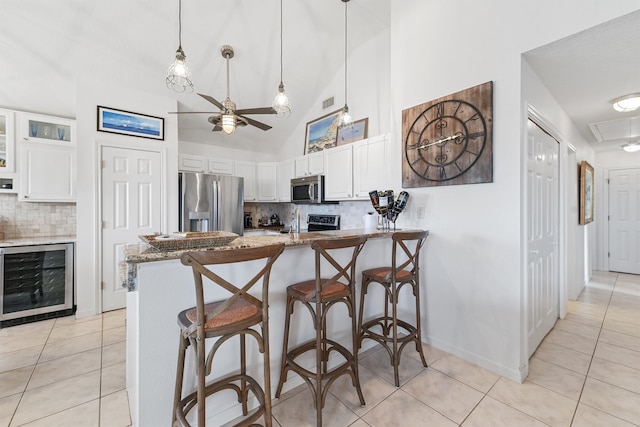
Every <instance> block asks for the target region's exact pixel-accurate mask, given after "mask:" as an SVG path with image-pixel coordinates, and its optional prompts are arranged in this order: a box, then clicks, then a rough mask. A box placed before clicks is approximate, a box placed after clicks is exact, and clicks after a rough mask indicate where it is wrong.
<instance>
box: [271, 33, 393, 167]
mask: <svg viewBox="0 0 640 427" xmlns="http://www.w3.org/2000/svg"><path fill="white" fill-rule="evenodd" d="M389 55H390V52H389V31H383V32H382V33H380V34H378V35H377V36H376V37H374V38H372V39H371V40H370V41H369V42H367V43H365V44H364V45H362V46H360V47H359V48H358V49H356V50H355V51H354V52H351V53H350V55H349V56H348V60H347V61H348V64H347V91H348V93H347V102H348V105H349V112H350V113H351V116H352V117H353V119H354V120H360V119H363V118H365V117H368V118H369V131H368V135H369V136H377V135H382V134H385V133H387V132H389V128H390V127H389V126H390V123H389V96H390V89H389V88H390V83H389V69H390V68H389V67H390V65H389ZM332 96H333V97H334V99H335V103H334V105H333V106H331V107H329V108H327V109H326V110H322V108H321V107H322V101H323V100H325V99H327V98H330V97H332ZM312 105H313V106H314V107H313V108H311V109H310V110H309V111H307V112H306V113H305V114H304V115H303V118H302V119H301V120H300V122H299V123H298V126H297V127H296V129H295V131H294V132H293V133H292V134H291V136H290V137H289V138H288V139H287V140H286V141H285V142H284V143H283V144H282V147H281V148H280V151H279V152H278V158H279V159H280V160H286V159H292V158H294V157H298V156H302V155H303V154H304V151H303V149H304V138H305V133H306V124H307V123H308V122H310V121H312V120H315V119H317V118H318V117H322V116H324V115H325V114H328V113H331V112H333V111H336V110H339V109H341V108H342V107H344V68H341V69H340V70H338V72H337V73H336V74H335V76H334V77H333V79H332V80H331V83H330V84H329V85H328V86H327V87H326V88H325V89H324V90H323V91H322V92H321V93H320V94H319V95H318V98H317V99H316V101H315V102H314V103H313V104H312Z"/></svg>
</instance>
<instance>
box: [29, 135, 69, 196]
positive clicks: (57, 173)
mask: <svg viewBox="0 0 640 427" xmlns="http://www.w3.org/2000/svg"><path fill="white" fill-rule="evenodd" d="M19 170H20V172H19V173H20V186H19V187H20V188H19V191H18V200H21V201H27V202H74V201H75V199H76V149H75V147H72V146H57V145H52V144H45V143H39V142H23V143H22V144H21V146H20V165H19Z"/></svg>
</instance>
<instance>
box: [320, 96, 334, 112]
mask: <svg viewBox="0 0 640 427" xmlns="http://www.w3.org/2000/svg"><path fill="white" fill-rule="evenodd" d="M333 103H334V100H333V96H332V97H331V98H327V99H325V100H324V101H322V109H323V110H324V109H326V108H329V107H331V106H332V105H333Z"/></svg>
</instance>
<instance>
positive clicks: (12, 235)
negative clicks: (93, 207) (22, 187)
mask: <svg viewBox="0 0 640 427" xmlns="http://www.w3.org/2000/svg"><path fill="white" fill-rule="evenodd" d="M3 234H4V240H9V239H17V238H30V237H50V236H73V235H75V234H76V204H75V203H28V202H18V196H17V195H16V194H0V237H1V236H2V235H3Z"/></svg>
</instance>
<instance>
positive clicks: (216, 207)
mask: <svg viewBox="0 0 640 427" xmlns="http://www.w3.org/2000/svg"><path fill="white" fill-rule="evenodd" d="M212 196H213V197H212V198H211V199H212V201H211V202H212V205H213V209H212V210H211V215H212V218H211V223H212V228H211V230H220V181H213V195H212Z"/></svg>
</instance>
